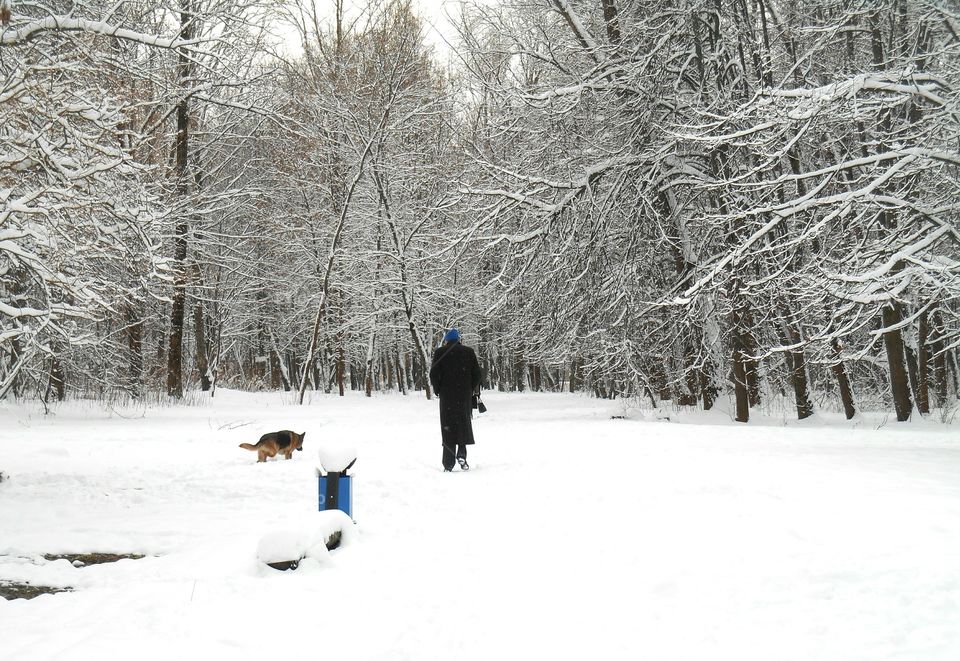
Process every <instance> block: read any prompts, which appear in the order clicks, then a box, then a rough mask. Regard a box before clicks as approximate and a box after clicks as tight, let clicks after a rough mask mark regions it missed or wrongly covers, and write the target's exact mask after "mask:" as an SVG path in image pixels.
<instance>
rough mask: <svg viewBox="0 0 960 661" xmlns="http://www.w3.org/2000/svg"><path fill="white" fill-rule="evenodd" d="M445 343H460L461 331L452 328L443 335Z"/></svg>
mask: <svg viewBox="0 0 960 661" xmlns="http://www.w3.org/2000/svg"><path fill="white" fill-rule="evenodd" d="M443 341H444V342H459V341H460V331H458V330H457V329H456V328H451V329H450V330H448V331H447V332H446V333H445V334H444V335H443Z"/></svg>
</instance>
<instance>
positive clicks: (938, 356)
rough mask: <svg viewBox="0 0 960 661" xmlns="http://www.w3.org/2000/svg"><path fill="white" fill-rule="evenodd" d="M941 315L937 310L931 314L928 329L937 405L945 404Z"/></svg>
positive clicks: (944, 368) (945, 357)
mask: <svg viewBox="0 0 960 661" xmlns="http://www.w3.org/2000/svg"><path fill="white" fill-rule="evenodd" d="M944 330H945V329H944V325H943V317H942V316H941V314H940V312H939V311H937V312H935V313H934V314H933V325H932V328H931V329H930V350H931V352H932V353H933V390H934V392H935V393H936V395H937V406H939V407H940V408H944V407H945V406H946V405H947V354H946V350H945V347H944V341H943V337H944Z"/></svg>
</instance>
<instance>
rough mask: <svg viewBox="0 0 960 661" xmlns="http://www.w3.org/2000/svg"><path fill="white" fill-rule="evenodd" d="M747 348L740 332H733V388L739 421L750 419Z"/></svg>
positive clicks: (737, 419)
mask: <svg viewBox="0 0 960 661" xmlns="http://www.w3.org/2000/svg"><path fill="white" fill-rule="evenodd" d="M746 362H747V361H746V350H745V349H744V341H743V337H742V336H741V335H740V332H739V331H737V330H734V332H733V389H734V395H735V396H736V401H737V415H736V418H735V419H736V421H737V422H749V421H750V393H749V389H748V386H747V367H746Z"/></svg>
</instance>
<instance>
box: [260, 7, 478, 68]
mask: <svg viewBox="0 0 960 661" xmlns="http://www.w3.org/2000/svg"><path fill="white" fill-rule="evenodd" d="M316 3H317V7H318V9H319V10H320V12H319V13H320V14H321V15H328V16H329V15H332V13H333V6H334V4H333V0H316ZM364 4H366V3H365V2H363V0H347V8H346V12H347V15H348V16H349V15H355V14H356V8H357V7H358V6H362V5H364ZM413 5H414V8H415V9H416V11H417V12H418V13H419V14H420V16H421V17H422V18H423V19H424V23H425V25H424V29H425V32H426V40H427V43H429V44H431V45H432V46H433V47H434V48H435V49H436V52H437V55H439V56H440V57H441V58H443V57H444V53H446V52H447V51H449V46H448V45H447V41H451V42H452V41H453V40H454V35H455V33H454V30H453V27H452V26H451V25H450V22H449V20H448V19H447V14H448V13H449V14H453V15H456V14H458V13H459V11H460V5H461V0H413ZM279 31H280V33H281V34H289V37H287V38H285V39H284V40H283V41H284V42H285V44H286V48H284V49H283V50H287V51H288V52H299V50H300V44H299V36H298V35H297V34H296V33H295V31H294V30H293V29H292V28H280V30H279Z"/></svg>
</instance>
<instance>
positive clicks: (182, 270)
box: [167, 0, 193, 399]
mask: <svg viewBox="0 0 960 661" xmlns="http://www.w3.org/2000/svg"><path fill="white" fill-rule="evenodd" d="M192 26H193V15H192V9H191V6H190V0H180V37H181V38H182V39H185V40H188V41H189V40H190V39H192V38H193V27H192ZM189 77H190V60H189V58H188V56H187V53H186V52H185V51H184V50H183V49H180V50H178V51H177V78H178V79H179V81H180V86H181V90H180V93H181V94H182V95H183V96H182V97H181V99H180V100H179V102H178V103H177V136H176V160H175V163H174V173H175V174H176V177H177V186H176V188H177V195H178V197H179V198H180V202H181V205H182V207H181V209H180V214H181V215H180V219H179V220H178V221H177V224H176V228H175V231H174V248H173V272H174V280H173V296H172V300H173V305H172V306H171V312H170V348H169V351H168V352H167V394H168V395H170V396H171V397H176V398H178V399H179V398H181V397H183V322H184V314H185V309H184V308H185V305H186V297H187V274H186V262H187V234H188V232H189V229H190V228H189V224H188V222H187V211H186V207H187V205H186V197H187V193H188V192H189V183H188V182H189V176H188V172H187V166H188V156H189V128H190V106H189V99H190V97H189V96H187V94H186V88H187V86H188V78H189Z"/></svg>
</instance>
